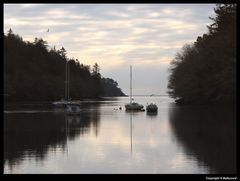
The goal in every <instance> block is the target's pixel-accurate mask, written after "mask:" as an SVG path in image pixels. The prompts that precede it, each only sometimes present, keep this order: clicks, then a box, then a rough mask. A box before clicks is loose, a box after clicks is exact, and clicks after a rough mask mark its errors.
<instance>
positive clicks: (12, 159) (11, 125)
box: [4, 106, 100, 173]
mask: <svg viewBox="0 0 240 181" xmlns="http://www.w3.org/2000/svg"><path fill="white" fill-rule="evenodd" d="M83 107H84V106H83ZM85 107H86V106H85ZM85 107H84V108H83V110H82V111H81V114H74V115H72V114H65V112H64V110H65V109H56V110H55V111H54V112H46V113H43V112H40V113H27V114H26V113H17V114H5V115H4V165H5V166H6V165H7V168H8V169H9V170H10V171H9V172H10V173H11V170H14V168H15V166H17V165H20V164H21V163H22V162H24V160H28V159H30V158H34V159H35V160H36V161H37V162H39V161H41V162H42V161H43V160H45V159H47V157H48V156H47V155H48V154H49V153H52V152H63V153H64V154H67V150H68V148H67V147H68V145H67V143H68V140H75V139H76V138H78V137H79V136H81V135H84V134H88V133H89V132H90V130H91V129H93V131H94V133H95V135H96V136H97V135H98V128H99V114H100V113H99V111H98V109H97V107H96V106H95V107H94V108H91V107H90V106H87V108H85Z"/></svg>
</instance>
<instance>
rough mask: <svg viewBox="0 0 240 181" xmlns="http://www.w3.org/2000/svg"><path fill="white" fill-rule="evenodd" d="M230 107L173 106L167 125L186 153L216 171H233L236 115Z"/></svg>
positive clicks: (229, 172) (221, 172)
mask: <svg viewBox="0 0 240 181" xmlns="http://www.w3.org/2000/svg"><path fill="white" fill-rule="evenodd" d="M234 110H235V109H234V108H233V107H225V106H222V107H220V106H215V107H213V106H212V107H210V106H209V107H207V106H202V107H200V106H197V107H190V106H189V107H188V106H182V107H180V106H179V107H178V106H177V107H175V108H173V109H170V110H169V118H170V125H171V127H172V130H173V133H174V136H175V137H176V139H177V141H178V143H179V145H180V146H181V147H182V148H184V151H185V152H186V155H188V156H189V157H193V155H194V157H196V158H197V160H198V162H199V164H200V165H206V166H208V167H209V168H210V172H212V173H219V174H234V173H236V117H235V111H234Z"/></svg>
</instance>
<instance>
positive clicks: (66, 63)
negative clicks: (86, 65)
mask: <svg viewBox="0 0 240 181" xmlns="http://www.w3.org/2000/svg"><path fill="white" fill-rule="evenodd" d="M67 63H68V62H67V60H66V71H65V73H66V75H65V100H67V84H68V83H67V80H68V79H67V69H68V68H67V66H68V64H67Z"/></svg>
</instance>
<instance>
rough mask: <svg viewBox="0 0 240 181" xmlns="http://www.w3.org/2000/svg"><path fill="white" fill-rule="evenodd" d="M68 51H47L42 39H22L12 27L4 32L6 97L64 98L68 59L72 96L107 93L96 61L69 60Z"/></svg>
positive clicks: (16, 99)
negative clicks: (29, 40)
mask: <svg viewBox="0 0 240 181" xmlns="http://www.w3.org/2000/svg"><path fill="white" fill-rule="evenodd" d="M66 54H67V52H66V50H65V49H64V47H62V48H61V49H60V50H56V49H55V47H54V48H52V49H50V50H48V45H47V42H46V41H44V40H43V39H41V38H35V40H34V42H32V43H31V42H26V41H23V39H22V38H21V37H20V36H19V35H16V34H14V33H13V32H12V30H11V29H10V30H9V31H8V33H7V34H6V35H4V98H5V100H7V101H52V100H59V99H61V98H63V97H64V96H65V95H64V94H65V73H66V71H65V70H66V61H68V65H69V77H70V81H69V82H70V83H69V89H70V97H71V98H73V99H83V98H99V97H100V96H101V95H105V94H108V93H107V92H104V91H106V89H105V88H104V86H108V85H107V83H106V82H105V81H104V80H105V79H104V78H102V77H101V74H100V68H99V65H98V64H97V63H95V64H94V65H93V67H92V69H91V67H90V66H89V65H83V64H82V63H80V62H79V61H78V59H73V58H72V59H69V58H68V57H67V56H66ZM110 86H111V85H110ZM114 89H115V88H114ZM118 89H120V88H118ZM108 91H111V90H108ZM113 96H119V95H117V94H114V95H113Z"/></svg>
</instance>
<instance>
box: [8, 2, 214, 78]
mask: <svg viewBox="0 0 240 181" xmlns="http://www.w3.org/2000/svg"><path fill="white" fill-rule="evenodd" d="M213 7H214V4H202V5H200V4H196V5H194V4H184V5H182V4H171V5H170V4H147V5H146V4H119V5H114V4H93V5H92V4H4V32H7V30H8V29H9V28H12V30H13V32H14V33H17V34H19V35H20V36H22V37H23V39H27V40H28V41H31V39H32V41H33V40H34V38H35V37H42V38H43V39H45V40H46V41H47V42H48V43H49V46H50V47H53V46H54V45H55V46H56V48H57V49H58V48H61V47H62V46H63V47H65V49H66V50H67V52H68V56H69V57H74V58H78V59H79V60H80V62H83V63H86V64H88V65H89V64H90V65H91V64H93V63H94V62H96V61H98V63H99V65H101V66H102V67H105V68H103V71H105V72H102V73H103V74H105V75H107V76H108V74H107V72H110V71H109V69H112V68H113V67H118V68H119V70H120V69H121V66H126V65H128V64H129V63H133V64H136V65H137V66H145V65H147V66H150V65H152V66H156V65H158V66H163V67H165V66H166V65H167V64H168V63H169V61H170V60H171V59H172V58H173V56H174V55H175V54H176V52H177V51H178V50H180V48H181V47H182V46H183V45H184V44H186V43H191V42H193V41H195V40H196V38H197V36H201V35H202V34H203V33H204V32H206V31H207V29H206V25H207V24H209V23H210V22H211V21H210V20H209V19H208V16H212V15H213ZM48 28H49V29H50V32H49V33H46V30H47V29H48ZM125 74H126V72H125ZM109 76H110V74H109ZM120 76H122V75H121V74H119V77H120ZM116 77H117V76H116ZM166 77H167V75H165V79H166ZM119 79H120V78H119Z"/></svg>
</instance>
